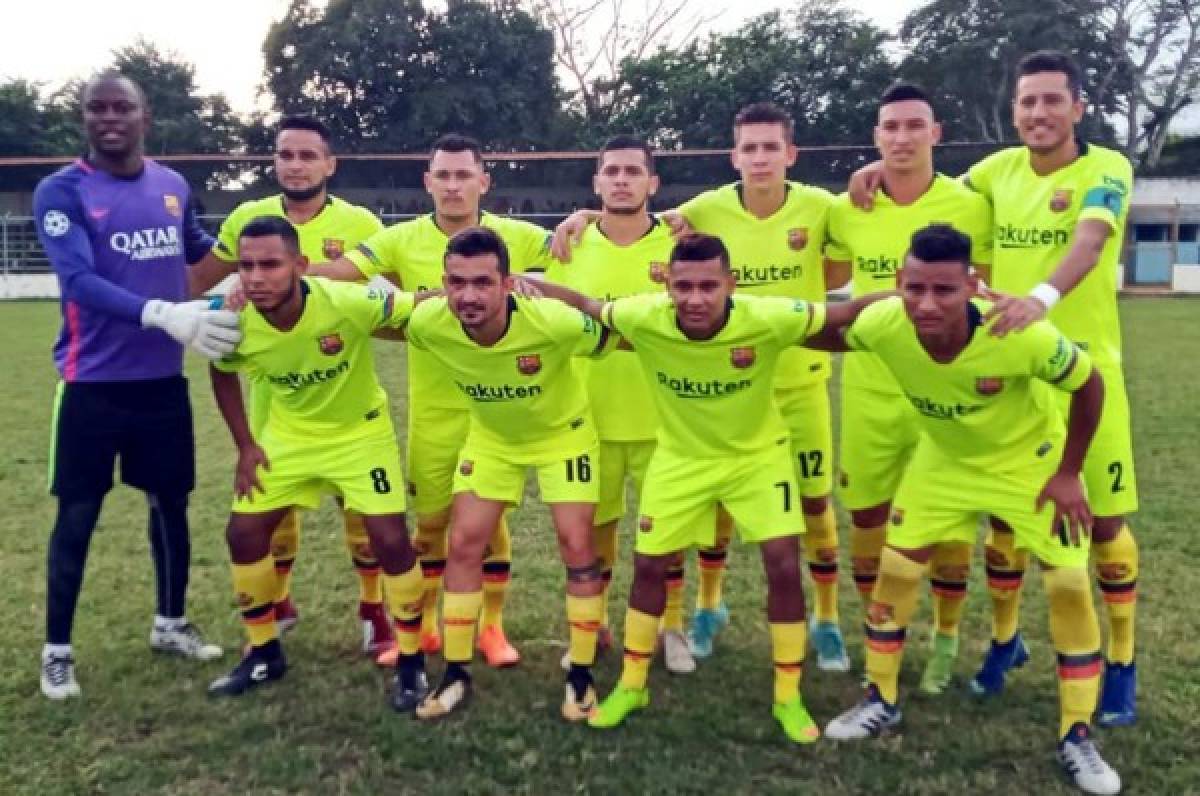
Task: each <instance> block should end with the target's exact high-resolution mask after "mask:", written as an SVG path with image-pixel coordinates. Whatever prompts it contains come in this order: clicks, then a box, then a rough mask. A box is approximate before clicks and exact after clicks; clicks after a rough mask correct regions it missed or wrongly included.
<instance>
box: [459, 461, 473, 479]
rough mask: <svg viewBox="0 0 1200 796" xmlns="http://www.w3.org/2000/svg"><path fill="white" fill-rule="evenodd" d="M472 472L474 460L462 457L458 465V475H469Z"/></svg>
mask: <svg viewBox="0 0 1200 796" xmlns="http://www.w3.org/2000/svg"><path fill="white" fill-rule="evenodd" d="M473 472H475V462H473V461H471V460H470V459H463V460H462V463H461V464H459V465H458V473H459V475H463V476H469V475H470V474H471V473H473Z"/></svg>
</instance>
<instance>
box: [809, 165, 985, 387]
mask: <svg viewBox="0 0 1200 796" xmlns="http://www.w3.org/2000/svg"><path fill="white" fill-rule="evenodd" d="M930 224H949V225H950V226H952V227H954V228H955V229H957V230H958V231H959V232H961V233H963V234H964V235H966V236H967V237H969V238H970V239H971V261H972V262H974V263H977V264H981V265H985V264H988V263H990V262H991V261H992V208H991V205H989V204H988V202H987V200H986V199H984V198H983V197H981V196H980V195H979V194H977V193H975V192H974V191H972V190H971V189H969V188H967V187H966V186H965V185H963V184H962V183H961V182H959V181H958V180H955V179H951V178H950V177H945V176H942V175H940V174H939V175H937V176H936V177H934V180H933V183H932V184H930V186H929V190H927V191H926V192H925V193H924V194H922V196H921V198H920V199H918V200H917V201H915V202H913V203H912V204H908V205H898V204H896V203H895V202H894V201H892V198H891V197H890V196H888V195H887V194H886V193H885V192H883V191H880V192H879V194H878V195H877V196H876V199H875V207H874V209H872V210H870V211H863V210H860V209H858V208H857V207H855V206H854V204H853V203H852V202H851V201H850V198H849V197H848V196H847V195H846V194H841V195H840V196H838V197H837V198H836V199H835V200H834V201H833V206H832V207H830V209H829V226H828V232H827V238H826V241H825V256H826V257H828V258H829V259H830V260H839V261H844V262H849V263H850V265H851V274H852V276H851V286H852V288H851V289H852V291H853V294H854V295H855V296H862V295H866V294H867V293H874V292H877V291H880V290H893V289H894V288H895V287H896V272H897V271H898V270H899V269H900V267H901V266H902V265H903V264H904V257H905V255H906V254H907V253H908V247H909V244H910V243H911V241H912V236H913V233H914V232H916V231H917V230H919V229H922V228H924V227H927V226H929V225H930ZM842 383H843V384H846V385H851V386H854V387H862V388H866V389H871V390H876V391H879V392H888V393H899V392H900V388H899V387H898V386H897V385H896V380H895V379H893V378H892V375H891V372H890V371H888V369H887V367H886V366H885V365H884V364H883V363H882V362H880V361H879V359H878V358H877V357H875V355H873V354H868V353H853V354H847V355H846V358H845V360H844V361H843V364H842Z"/></svg>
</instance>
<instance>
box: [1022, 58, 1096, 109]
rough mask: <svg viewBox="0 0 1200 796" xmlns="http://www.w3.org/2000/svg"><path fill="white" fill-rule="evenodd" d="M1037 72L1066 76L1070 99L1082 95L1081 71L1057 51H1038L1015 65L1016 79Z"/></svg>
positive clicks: (1070, 59) (1072, 59)
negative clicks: (1057, 73) (1058, 73)
mask: <svg viewBox="0 0 1200 796" xmlns="http://www.w3.org/2000/svg"><path fill="white" fill-rule="evenodd" d="M1039 72H1062V73H1063V74H1064V75H1066V76H1067V88H1068V89H1070V91H1071V97H1072V98H1074V99H1079V97H1080V96H1081V95H1082V94H1083V70H1081V69H1080V68H1079V64H1077V63H1076V62H1075V59H1074V58H1072V57H1071V56H1069V55H1067V54H1066V53H1064V52H1061V51H1059V50H1038V51H1037V52H1033V53H1029V55H1026V56H1025V57H1024V58H1022V59H1021V60H1020V61H1019V62H1018V63H1017V79H1018V80H1020V79H1021V78H1022V77H1025V76H1026V75H1036V74H1038V73H1039Z"/></svg>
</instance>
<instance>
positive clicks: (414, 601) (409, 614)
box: [383, 565, 425, 655]
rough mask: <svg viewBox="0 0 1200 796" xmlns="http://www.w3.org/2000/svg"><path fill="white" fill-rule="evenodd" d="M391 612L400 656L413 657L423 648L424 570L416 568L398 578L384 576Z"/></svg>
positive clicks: (396, 576) (410, 568) (395, 576)
mask: <svg viewBox="0 0 1200 796" xmlns="http://www.w3.org/2000/svg"><path fill="white" fill-rule="evenodd" d="M383 579H384V580H385V581H387V597H388V611H389V612H390V613H391V615H392V622H393V624H394V625H395V628H396V645H397V646H398V647H399V648H400V654H401V655H413V654H415V653H416V651H417V650H418V649H419V648H420V644H421V596H422V594H423V593H424V591H425V585H424V583H423V582H422V578H421V567H419V566H417V565H413V566H411V567H409V568H408V570H407V571H405V572H401V573H400V574H399V575H388V574H384V576H383Z"/></svg>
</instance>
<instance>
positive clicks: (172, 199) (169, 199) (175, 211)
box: [163, 193, 183, 218]
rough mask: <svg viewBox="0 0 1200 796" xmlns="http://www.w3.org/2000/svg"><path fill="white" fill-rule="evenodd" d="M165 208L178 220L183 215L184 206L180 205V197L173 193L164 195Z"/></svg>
mask: <svg viewBox="0 0 1200 796" xmlns="http://www.w3.org/2000/svg"><path fill="white" fill-rule="evenodd" d="M163 207H165V208H166V209H167V212H168V213H170V214H171V215H173V216H175V217H176V218H179V217H180V216H182V215H183V205H181V204H180V203H179V197H178V196H176V195H175V194H173V193H165V194H163Z"/></svg>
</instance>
